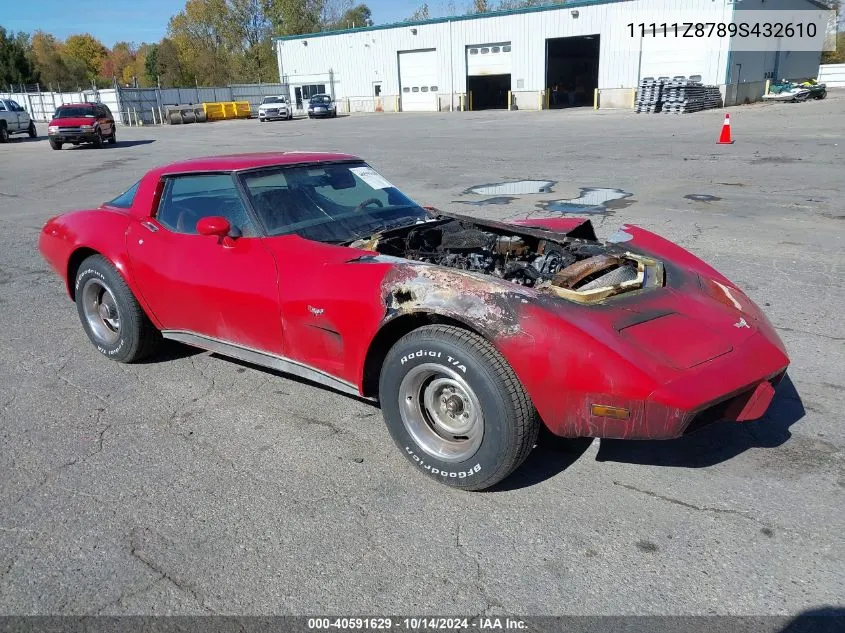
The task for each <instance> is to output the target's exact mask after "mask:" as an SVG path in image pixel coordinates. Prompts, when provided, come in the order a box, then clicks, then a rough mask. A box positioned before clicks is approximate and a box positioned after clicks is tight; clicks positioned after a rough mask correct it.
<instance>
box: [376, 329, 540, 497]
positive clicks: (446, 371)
mask: <svg viewBox="0 0 845 633" xmlns="http://www.w3.org/2000/svg"><path fill="white" fill-rule="evenodd" d="M379 399H380V402H381V407H382V412H383V414H384V419H385V423H386V424H387V428H388V430H389V431H390V434H391V436H392V437H393V440H394V442H395V443H396V445H397V446H398V447H399V449H400V450H401V451H402V453H403V454H404V455H405V457H406V458H407V459H409V460H410V461H411V462H412V463H414V464H415V465H416V466H417V468H420V469H421V470H422V471H423V472H424V473H425V474H427V475H428V476H430V477H431V478H433V479H436V480H437V481H440V482H442V483H445V484H447V485H449V486H453V487H455V488H461V489H464V490H484V489H486V488H489V487H491V486H493V485H495V484H496V483H498V482H500V481H502V480H503V479H505V478H506V477H507V476H508V475H510V474H511V473H512V472H513V471H514V470H515V469H516V468H517V467H519V465H520V464H522V462H523V461H524V460H525V458H526V457H527V456H528V453H529V452H530V451H531V449H532V448H533V447H534V444H535V443H536V440H537V435H538V433H539V430H540V420H539V416H538V415H537V412H536V411H535V409H534V407H533V405H532V404H531V402H530V400H529V398H528V396H527V394H526V393H525V390H524V389H523V388H522V385H521V384H520V382H519V380H518V379H517V377H516V375H515V374H514V372H513V370H512V369H511V367H510V366H509V365H508V364H507V362H506V361H505V359H504V358H503V357H502V356H501V355H500V354H499V352H498V351H497V350H496V349H495V348H494V347H493V346H492V345H491V344H490V343H489V342H488V341H487V340H485V339H484V338H482V337H481V336H478V335H477V334H474V333H473V332H468V331H466V330H463V329H461V328H457V327H453V326H444V325H431V326H425V327H422V328H419V329H418V330H414V331H413V332H411V333H409V334H407V335H405V336H404V337H402V338H401V339H400V340H399V341H398V342H397V343H396V344H395V345H394V346H393V348H392V349H391V350H390V352H389V353H388V355H387V358H386V359H385V362H384V365H383V366H382V370H381V377H380V381H379Z"/></svg>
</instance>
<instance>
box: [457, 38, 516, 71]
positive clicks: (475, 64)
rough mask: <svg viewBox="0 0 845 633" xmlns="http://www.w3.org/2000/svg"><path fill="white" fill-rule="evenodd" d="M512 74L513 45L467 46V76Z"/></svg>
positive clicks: (506, 43)
mask: <svg viewBox="0 0 845 633" xmlns="http://www.w3.org/2000/svg"><path fill="white" fill-rule="evenodd" d="M510 74H511V43H510V42H499V43H497V44H481V45H478V46H467V76H469V77H480V76H483V75H510Z"/></svg>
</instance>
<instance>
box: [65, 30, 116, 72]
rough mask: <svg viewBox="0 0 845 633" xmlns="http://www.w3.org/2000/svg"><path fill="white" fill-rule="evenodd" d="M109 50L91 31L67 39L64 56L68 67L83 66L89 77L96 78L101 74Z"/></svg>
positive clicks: (76, 67)
mask: <svg viewBox="0 0 845 633" xmlns="http://www.w3.org/2000/svg"><path fill="white" fill-rule="evenodd" d="M108 54H109V51H108V49H107V48H106V47H105V46H103V44H102V42H100V40H98V39H97V38H96V37H94V36H93V35H91V34H89V33H83V34H81V35H71V36H70V37H69V38H67V39H66V40H65V44H64V47H63V57H64V61H65V65H66V66H68V68H69V69H70V68H74V69H78V68H80V67H83V68H84V69H85V75H86V77H87V79H89V80H94V79H96V78H97V77H99V75H100V67H101V66H102V64H103V61H104V60H105V59H106V57H108Z"/></svg>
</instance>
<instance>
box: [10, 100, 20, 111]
mask: <svg viewBox="0 0 845 633" xmlns="http://www.w3.org/2000/svg"><path fill="white" fill-rule="evenodd" d="M9 105H10V106H11V108H10V110H11V111H12V112H23V108H22V107H20V106H19V105H18V103H17V101H9Z"/></svg>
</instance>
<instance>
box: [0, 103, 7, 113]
mask: <svg viewBox="0 0 845 633" xmlns="http://www.w3.org/2000/svg"><path fill="white" fill-rule="evenodd" d="M5 111H6V104H5V103H3V102H2V101H0V112H5Z"/></svg>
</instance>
